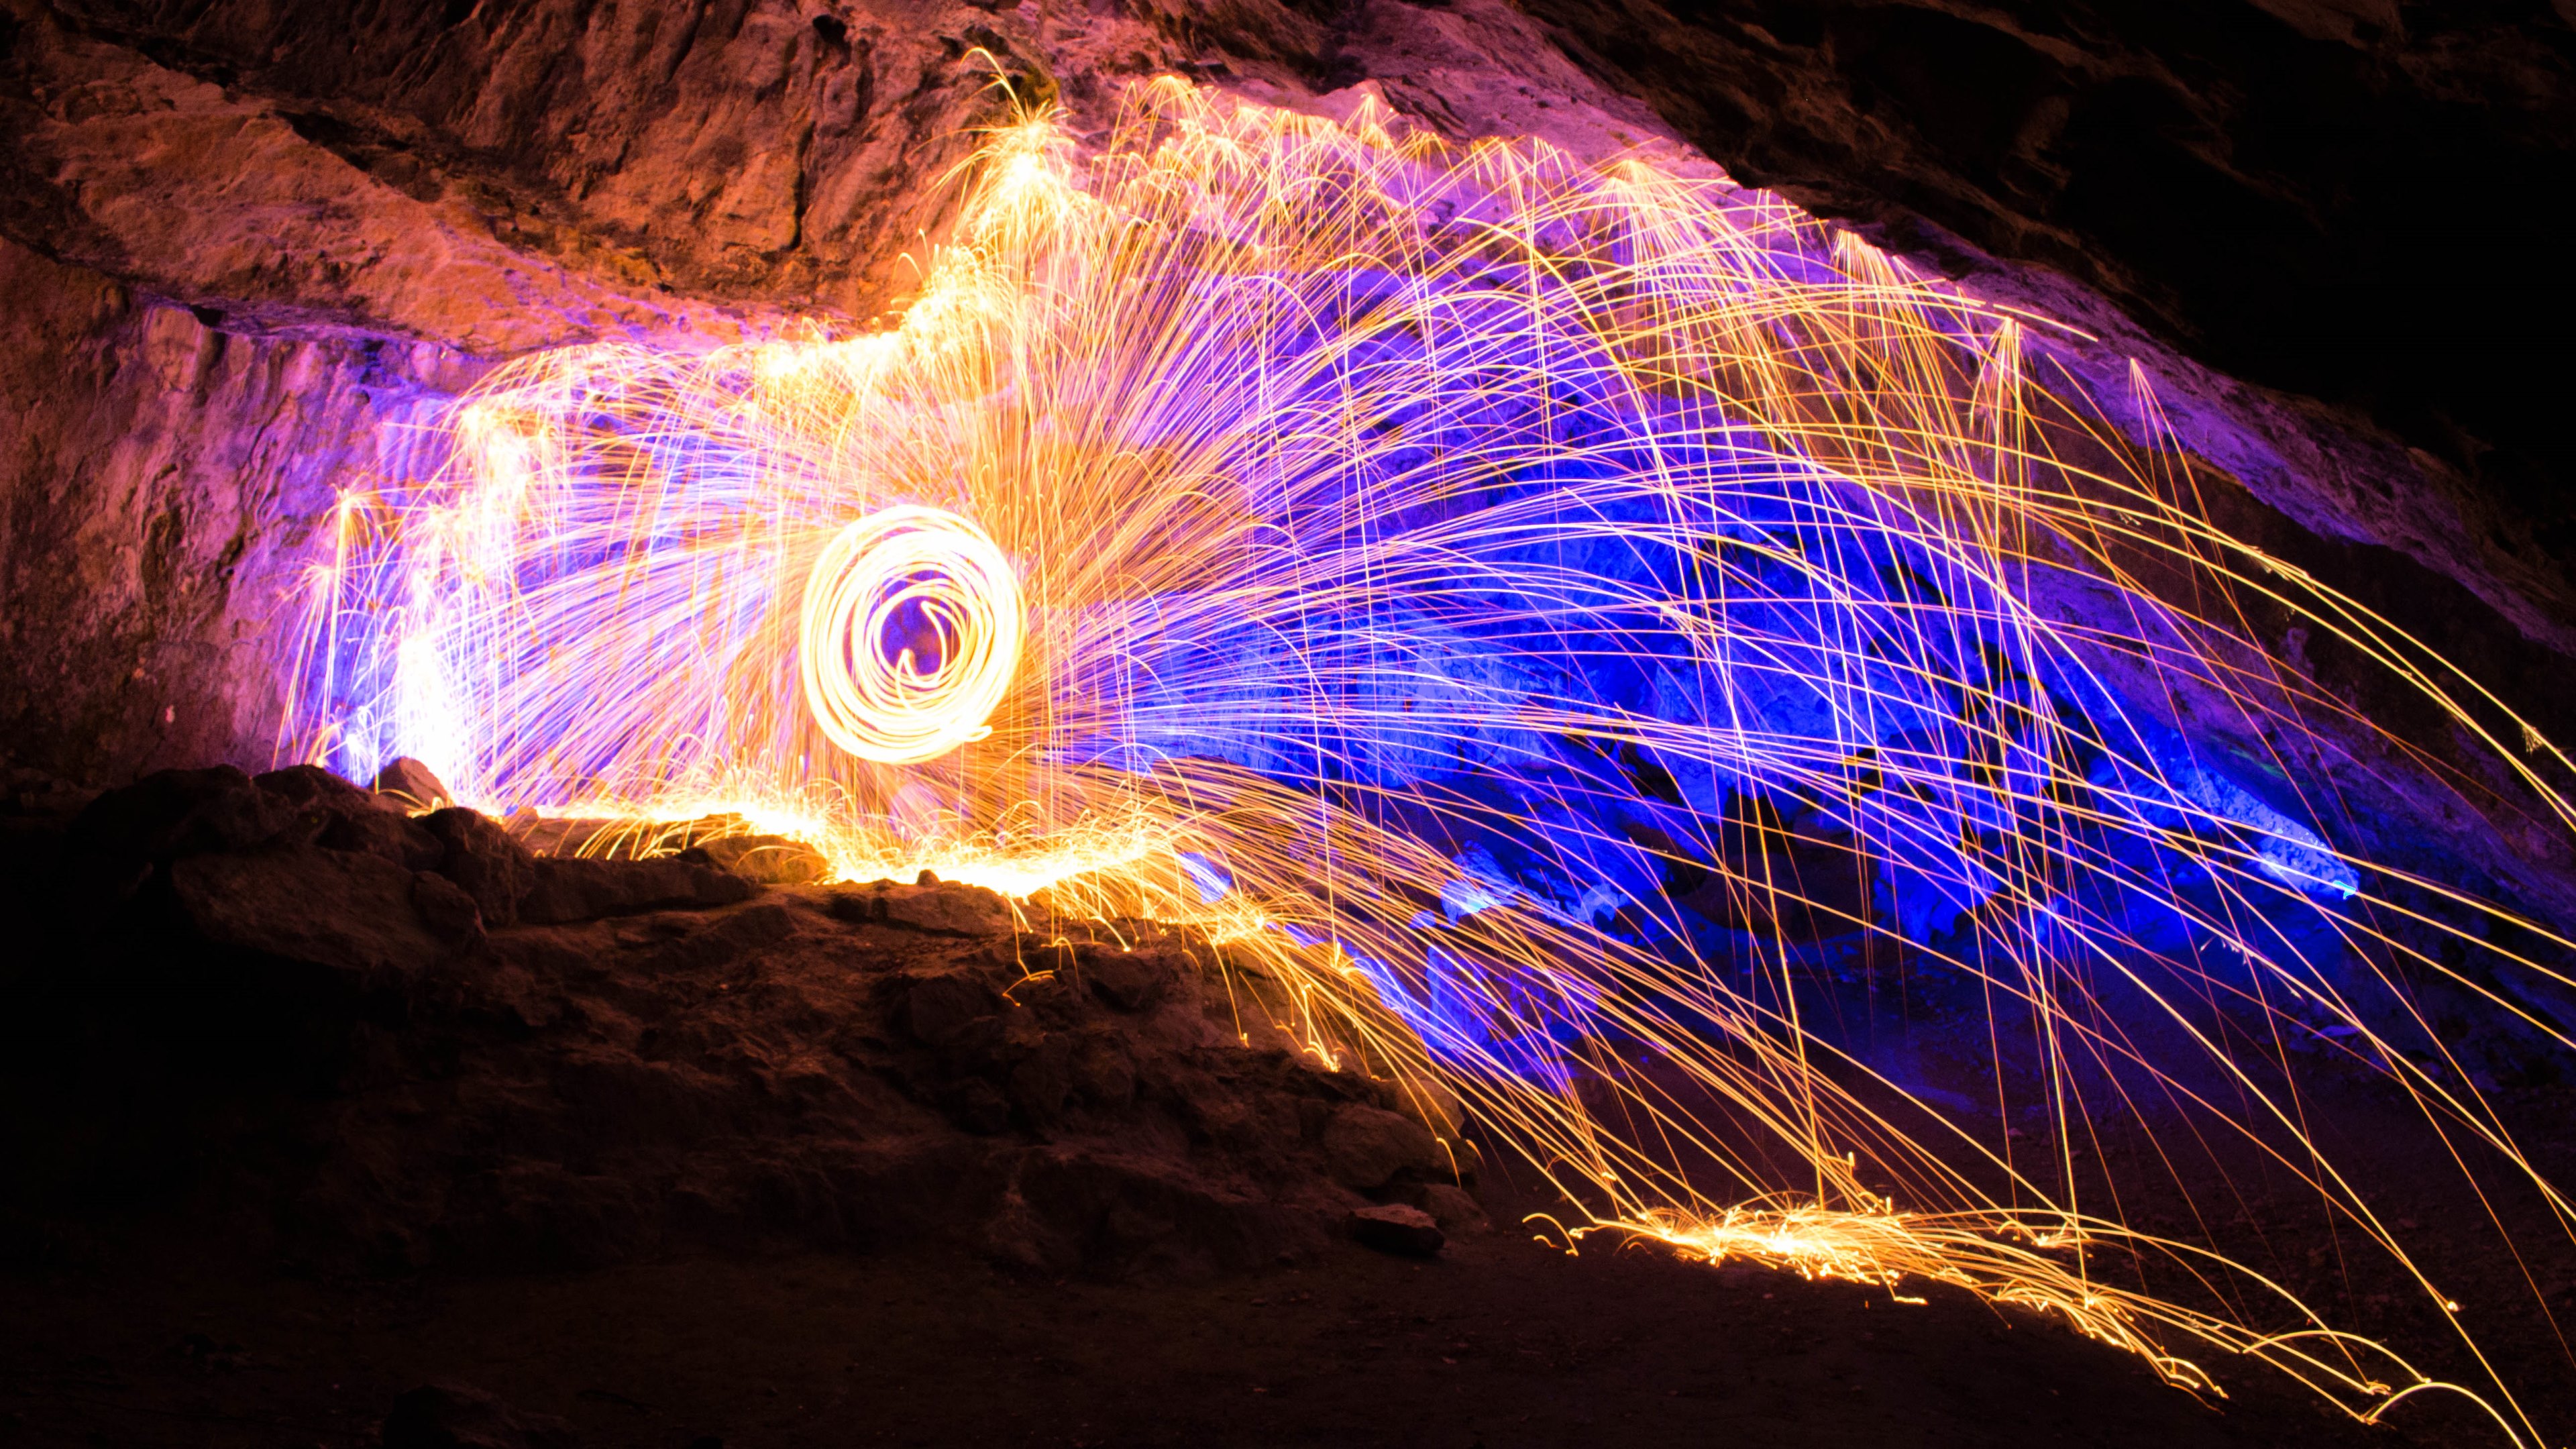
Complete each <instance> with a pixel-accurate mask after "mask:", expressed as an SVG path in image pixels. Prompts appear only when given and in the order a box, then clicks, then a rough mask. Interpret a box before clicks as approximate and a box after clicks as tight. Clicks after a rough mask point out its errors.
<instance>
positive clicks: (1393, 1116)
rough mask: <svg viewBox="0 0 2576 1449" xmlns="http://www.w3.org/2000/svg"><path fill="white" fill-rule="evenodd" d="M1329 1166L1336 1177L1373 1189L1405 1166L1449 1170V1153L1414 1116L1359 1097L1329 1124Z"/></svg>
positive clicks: (1429, 1172)
mask: <svg viewBox="0 0 2576 1449" xmlns="http://www.w3.org/2000/svg"><path fill="white" fill-rule="evenodd" d="M1324 1167H1325V1170H1326V1171H1327V1172H1329V1173H1330V1174H1331V1175H1332V1178H1333V1180H1334V1181H1335V1182H1338V1183H1340V1184H1341V1185H1342V1186H1344V1187H1348V1188H1356V1189H1358V1190H1359V1191H1361V1192H1372V1191H1375V1190H1376V1189H1378V1188H1381V1187H1384V1186H1386V1185H1387V1184H1388V1183H1389V1182H1391V1181H1393V1180H1394V1178H1395V1175H1396V1174H1397V1173H1400V1172H1405V1171H1412V1172H1417V1173H1421V1174H1423V1175H1424V1176H1426V1177H1428V1176H1445V1175H1446V1174H1447V1173H1448V1171H1449V1159H1448V1154H1446V1153H1444V1152H1442V1151H1441V1150H1440V1144H1439V1142H1438V1141H1437V1140H1436V1139H1434V1138H1433V1137H1432V1135H1431V1129H1430V1128H1428V1127H1425V1126H1423V1125H1422V1124H1421V1123H1419V1122H1416V1121H1414V1120H1413V1119H1412V1118H1410V1117H1406V1116H1403V1115H1400V1114H1398V1113H1394V1112H1389V1111H1385V1110H1383V1109H1382V1108H1377V1107H1369V1106H1363V1105H1361V1104H1359V1103H1357V1102H1353V1103H1351V1104H1349V1105H1347V1106H1344V1107H1343V1108H1342V1109H1341V1110H1340V1111H1338V1112H1335V1113H1334V1114H1333V1118H1332V1120H1331V1121H1330V1122H1328V1123H1326V1124H1325V1126H1324Z"/></svg>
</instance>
